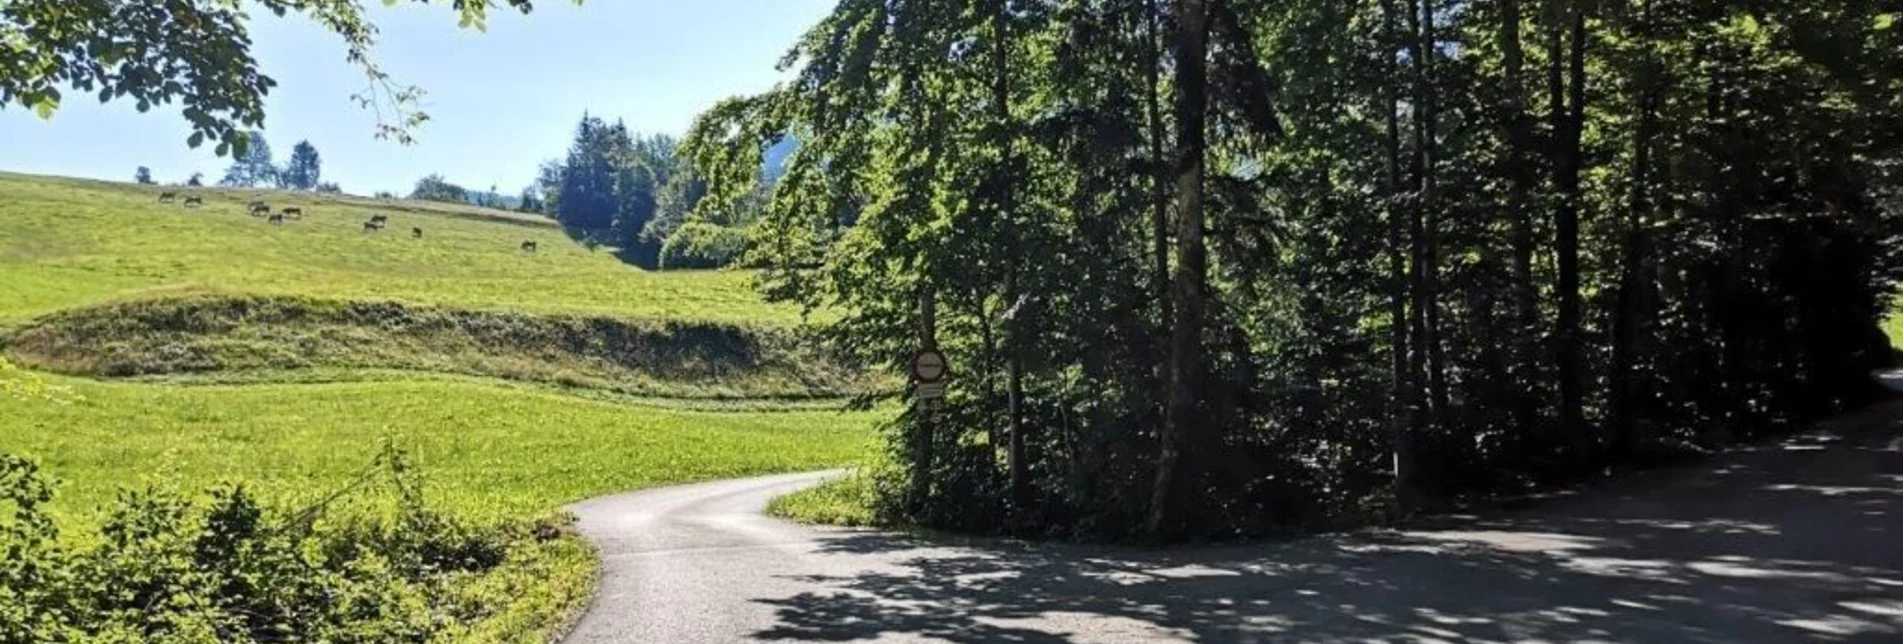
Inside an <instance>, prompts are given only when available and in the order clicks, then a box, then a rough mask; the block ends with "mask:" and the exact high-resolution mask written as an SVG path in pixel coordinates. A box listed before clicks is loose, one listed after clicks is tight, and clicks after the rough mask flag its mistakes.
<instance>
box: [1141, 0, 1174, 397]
mask: <svg viewBox="0 0 1903 644" xmlns="http://www.w3.org/2000/svg"><path fill="white" fill-rule="evenodd" d="M1161 1H1162V0H1149V1H1148V2H1145V3H1144V13H1145V16H1144V17H1145V19H1146V20H1147V21H1148V31H1147V32H1145V33H1144V38H1143V39H1144V42H1145V43H1146V44H1147V45H1148V46H1149V56H1148V58H1149V60H1148V63H1149V64H1147V65H1145V66H1144V74H1145V76H1146V78H1145V80H1146V81H1148V82H1149V86H1150V87H1149V90H1150V91H1149V92H1148V93H1147V94H1146V95H1145V99H1146V100H1145V102H1146V106H1145V107H1146V108H1147V111H1148V112H1149V129H1150V161H1151V162H1153V163H1155V164H1156V165H1155V167H1153V168H1151V173H1150V230H1151V232H1150V237H1151V238H1150V242H1151V244H1152V251H1151V261H1152V262H1154V267H1153V268H1152V269H1151V270H1153V271H1155V278H1154V279H1155V284H1156V303H1157V307H1158V309H1159V311H1160V314H1159V315H1158V316H1157V320H1158V325H1159V326H1165V327H1166V326H1168V325H1169V323H1170V320H1171V316H1173V315H1174V312H1172V311H1171V310H1170V308H1171V307H1170V189H1169V174H1170V168H1169V164H1168V163H1165V162H1164V160H1163V45H1162V39H1163V17H1162V8H1161V7H1158V6H1157V4H1158V3H1159V2H1161ZM1158 371H1159V372H1162V373H1163V378H1159V379H1158V380H1165V379H1167V378H1168V375H1167V370H1166V369H1159V370H1158Z"/></svg>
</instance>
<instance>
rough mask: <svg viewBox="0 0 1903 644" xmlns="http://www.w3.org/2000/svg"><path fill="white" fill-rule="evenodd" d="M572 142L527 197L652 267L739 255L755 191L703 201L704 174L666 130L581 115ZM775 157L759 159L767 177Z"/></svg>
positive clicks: (706, 264) (579, 232) (699, 264)
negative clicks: (726, 200) (636, 128)
mask: <svg viewBox="0 0 1903 644" xmlns="http://www.w3.org/2000/svg"><path fill="white" fill-rule="evenodd" d="M575 130H576V131H575V139H574V143H573V144H572V145H571V146H570V147H569V151H568V155H567V157H566V158H564V159H562V160H560V161H550V162H547V163H544V164H543V165H542V169H541V172H540V175H539V177H538V179H537V181H536V185H535V186H534V187H533V188H532V189H531V190H530V191H527V192H525V194H524V196H523V200H524V201H525V202H527V201H530V200H533V201H535V202H539V205H540V208H541V210H542V212H545V213H548V214H549V215H550V216H552V217H554V218H555V219H556V220H557V221H560V222H561V223H562V225H563V227H565V228H567V229H568V230H569V231H570V233H571V234H573V235H575V236H577V237H578V238H580V239H582V240H583V241H586V242H588V243H594V244H601V245H607V246H612V247H615V248H618V249H620V250H621V252H622V255H623V257H624V258H625V259H627V260H628V261H631V262H633V263H635V264H639V265H641V266H644V267H648V268H716V267H721V266H726V265H728V264H731V263H733V262H735V261H738V260H739V259H740V258H741V256H742V255H743V254H744V253H745V251H746V248H747V239H746V233H745V230H746V228H747V227H748V226H749V225H751V224H752V223H753V221H754V220H755V219H757V218H758V216H759V210H760V204H759V200H758V198H757V197H758V196H759V195H761V194H763V193H762V192H761V191H759V190H755V191H753V194H754V195H755V197H756V198H754V199H743V200H739V201H736V202H733V203H730V204H723V205H722V207H718V208H713V207H709V208H702V207H701V206H702V201H701V198H702V196H703V195H705V194H706V192H707V186H706V182H705V181H704V180H702V178H701V177H700V174H699V173H698V172H697V171H696V170H695V168H694V166H693V164H691V163H689V162H688V161H687V160H686V159H685V158H683V157H681V156H680V155H679V154H678V153H677V148H678V146H679V141H678V140H676V139H675V138H674V137H671V136H668V135H665V134H646V135H644V134H638V133H632V132H630V131H629V130H628V128H627V126H626V125H624V124H622V123H620V122H616V123H614V124H612V125H610V124H608V123H607V122H605V121H603V120H602V119H600V118H598V117H594V116H588V115H583V116H582V119H581V122H580V124H578V125H577V126H576V128H575ZM775 167H776V166H774V165H772V164H762V165H758V166H756V167H755V177H756V178H758V179H759V180H760V181H761V183H762V184H763V185H765V184H767V183H770V181H771V180H772V179H773V177H774V172H775V171H774V168H775Z"/></svg>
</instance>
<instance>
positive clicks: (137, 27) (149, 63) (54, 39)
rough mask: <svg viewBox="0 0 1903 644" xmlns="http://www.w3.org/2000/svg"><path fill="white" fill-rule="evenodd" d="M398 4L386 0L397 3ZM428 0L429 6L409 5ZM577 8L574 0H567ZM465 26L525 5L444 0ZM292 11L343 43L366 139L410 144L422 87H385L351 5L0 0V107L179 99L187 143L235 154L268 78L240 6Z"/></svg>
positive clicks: (269, 0) (366, 28) (329, 0)
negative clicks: (374, 120)
mask: <svg viewBox="0 0 1903 644" xmlns="http://www.w3.org/2000/svg"><path fill="white" fill-rule="evenodd" d="M401 1H402V0H384V4H385V5H395V4H397V3H398V2H401ZM413 1H415V2H425V3H427V2H429V0H413ZM575 2H576V3H577V4H580V2H581V0H575ZM449 4H450V5H451V6H452V7H453V8H454V9H455V10H456V11H457V12H458V13H459V14H460V15H461V25H462V26H463V27H465V28H468V27H474V28H476V29H478V30H480V29H483V28H484V21H485V19H486V18H487V15H488V11H489V9H490V8H492V7H498V6H504V5H506V6H510V7H514V8H515V9H517V10H519V11H521V12H523V13H527V12H528V11H529V10H530V8H531V6H530V5H531V2H530V0H452V1H451V2H450V3H449ZM255 7H262V8H264V9H265V10H267V11H270V12H272V13H274V14H277V15H279V16H283V15H286V14H288V13H293V12H295V13H298V14H302V15H303V16H304V17H306V18H308V19H310V20H311V21H312V22H315V23H317V24H319V25H321V26H323V27H324V28H325V29H326V30H328V31H330V32H331V33H333V34H336V35H337V36H338V37H339V38H342V39H343V41H344V47H345V51H346V58H347V59H348V60H349V62H350V63H351V64H352V65H354V66H356V67H357V68H358V69H359V70H361V71H362V72H363V75H364V79H365V88H364V90H363V91H362V92H359V93H357V94H355V95H353V96H352V98H353V99H354V100H355V101H357V103H358V104H359V105H360V106H362V107H364V108H365V109H370V110H373V111H375V112H376V114H377V116H378V121H379V122H378V124H377V132H376V136H377V138H380V139H395V140H397V141H398V142H399V143H404V144H408V143H411V142H412V141H413V140H414V139H413V138H412V137H411V134H410V132H411V131H412V130H413V129H414V128H415V127H417V126H419V125H421V124H422V123H423V122H425V121H427V120H428V118H429V117H428V115H427V114H425V113H423V112H422V111H420V110H418V109H417V101H418V100H419V99H420V98H421V96H422V90H421V89H419V88H416V87H414V86H398V85H396V84H394V83H393V82H392V80H391V78H390V75H389V74H388V73H385V72H384V71H383V70H382V68H381V67H379V66H378V65H377V63H376V62H375V60H374V59H372V57H371V55H370V51H371V49H372V48H373V47H375V45H376V43H377V39H376V37H377V28H376V25H375V24H373V23H372V22H371V21H370V20H369V18H368V16H367V15H366V10H365V8H364V6H363V5H362V3H360V2H358V1H357V0H258V1H257V2H255V3H250V4H246V3H243V2H241V1H240V0H171V1H168V2H162V3H161V2H147V1H145V0H9V1H7V2H0V105H19V106H21V107H24V108H26V109H29V110H33V111H34V113H36V114H38V115H40V117H41V118H51V117H52V115H53V113H54V112H55V111H57V110H58V109H59V107H60V105H61V103H62V102H63V101H64V100H65V99H66V95H65V90H78V91H79V92H84V93H87V94H92V95H95V96H97V97H98V98H99V101H100V102H102V103H104V102H109V101H113V100H131V101H133V102H134V103H135V104H136V105H137V106H138V108H139V111H141V112H143V111H146V110H149V109H151V108H152V107H153V106H155V105H166V104H171V103H173V102H178V103H181V104H183V105H184V110H183V112H184V116H185V119H186V120H187V121H190V122H191V126H192V133H191V135H190V136H189V137H187V138H186V143H187V144H189V145H191V146H192V147H194V148H196V147H198V146H199V145H201V144H203V143H204V142H205V141H207V140H211V141H216V142H217V147H216V151H217V153H218V155H219V156H225V155H227V154H231V153H233V152H240V153H241V152H242V151H243V150H244V146H245V144H246V137H245V132H246V131H247V130H250V129H254V128H262V127H263V126H264V97H265V95H266V94H268V93H270V91H271V88H272V87H275V86H276V85H277V81H276V80H274V79H272V78H271V77H270V76H268V75H266V74H264V73H263V72H262V71H261V70H259V69H258V62H257V60H256V59H255V58H254V57H253V56H252V54H251V45H252V42H251V35H250V32H249V31H248V29H247V24H248V23H249V21H250V19H251V17H252V16H251V14H249V13H248V12H247V11H246V10H247V9H250V8H255Z"/></svg>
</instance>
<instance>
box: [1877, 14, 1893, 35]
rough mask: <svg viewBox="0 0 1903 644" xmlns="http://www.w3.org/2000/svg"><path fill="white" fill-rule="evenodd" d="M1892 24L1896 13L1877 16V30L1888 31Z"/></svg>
mask: <svg viewBox="0 0 1903 644" xmlns="http://www.w3.org/2000/svg"><path fill="white" fill-rule="evenodd" d="M1894 26H1896V14H1894V13H1886V14H1882V15H1879V16H1877V25H1876V29H1877V31H1889V30H1890V28H1891V27H1894Z"/></svg>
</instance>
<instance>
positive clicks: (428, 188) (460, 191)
mask: <svg viewBox="0 0 1903 644" xmlns="http://www.w3.org/2000/svg"><path fill="white" fill-rule="evenodd" d="M410 198H411V199H421V200H425V201H440V202H443V203H457V204H463V203H469V190H467V189H465V188H463V187H462V186H459V185H456V184H453V183H450V182H449V181H448V180H445V179H443V175H440V174H432V175H429V176H426V177H423V178H421V179H418V180H416V188H415V189H413V190H411V191H410Z"/></svg>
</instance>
